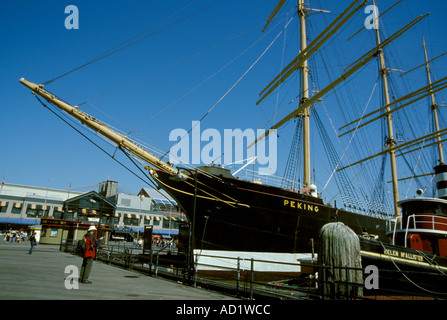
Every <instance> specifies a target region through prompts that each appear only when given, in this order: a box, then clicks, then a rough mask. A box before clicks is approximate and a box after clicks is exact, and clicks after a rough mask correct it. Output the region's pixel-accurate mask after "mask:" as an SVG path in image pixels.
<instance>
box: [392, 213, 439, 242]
mask: <svg viewBox="0 0 447 320" xmlns="http://www.w3.org/2000/svg"><path fill="white" fill-rule="evenodd" d="M405 220H406V223H405ZM390 227H391V230H392V233H393V243H395V238H396V234H397V232H398V231H402V230H404V231H405V239H407V237H408V233H409V232H417V231H422V230H423V231H427V230H428V231H437V232H444V233H446V234H447V217H444V216H440V215H433V214H412V215H408V216H399V217H397V218H394V219H392V223H391V225H390ZM405 246H407V244H406V242H405Z"/></svg>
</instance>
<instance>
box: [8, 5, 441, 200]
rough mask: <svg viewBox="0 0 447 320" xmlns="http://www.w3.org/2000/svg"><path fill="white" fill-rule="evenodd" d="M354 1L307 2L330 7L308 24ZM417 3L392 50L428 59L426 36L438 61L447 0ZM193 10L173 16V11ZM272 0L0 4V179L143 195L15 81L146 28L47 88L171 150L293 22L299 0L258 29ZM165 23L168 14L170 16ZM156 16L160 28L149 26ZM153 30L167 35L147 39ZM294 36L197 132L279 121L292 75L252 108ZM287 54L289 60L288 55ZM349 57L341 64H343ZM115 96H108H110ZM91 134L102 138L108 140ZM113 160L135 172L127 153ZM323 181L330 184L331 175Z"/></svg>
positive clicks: (413, 59) (395, 23) (404, 10)
mask: <svg viewBox="0 0 447 320" xmlns="http://www.w3.org/2000/svg"><path fill="white" fill-rule="evenodd" d="M350 2H351V1H345V0H340V1H335V2H334V1H323V0H320V1H312V2H311V3H312V5H313V6H314V8H319V9H327V10H330V11H331V13H327V14H316V15H314V16H315V19H316V20H315V22H313V25H312V26H313V28H314V29H315V31H317V30H322V28H323V27H324V26H325V23H328V22H330V21H332V20H333V19H334V18H335V17H336V16H337V15H338V14H339V13H340V12H341V11H342V10H343V9H344V8H345V7H346V6H347V5H348V4H349V3H350ZM393 3H394V1H388V0H382V1H380V0H379V1H378V6H379V10H382V8H384V9H383V10H385V9H386V8H388V7H389V6H390V5H391V4H393ZM210 4H213V5H212V6H210V7H209V8H207V9H206V10H204V11H202V12H198V13H197V14H194V15H193V16H191V17H189V18H188V19H185V20H184V21H181V22H178V23H176V24H175V25H172V26H171V27H169V26H170V25H171V24H173V23H174V22H176V21H178V20H179V19H182V18H184V17H187V16H188V15H192V14H193V13H196V12H197V11H198V10H201V9H203V8H204V7H206V6H208V5H210ZM420 4H421V2H420V1H416V0H407V1H404V3H402V4H400V5H399V6H398V7H397V8H396V9H394V10H393V11H391V12H390V13H388V14H387V15H385V17H384V20H386V23H387V29H386V32H387V33H388V35H389V34H391V33H392V32H394V31H396V30H397V29H398V28H400V27H402V26H403V25H404V24H405V23H407V22H409V21H410V20H411V19H413V18H415V17H416V16H417V15H419V14H421V13H426V12H431V14H430V16H429V17H428V18H427V19H426V20H424V21H423V22H422V23H421V24H420V26H419V27H418V28H417V29H416V30H415V31H413V32H412V33H410V34H409V35H408V36H407V35H406V36H405V37H403V39H402V40H399V43H398V44H396V46H395V48H396V49H398V51H400V52H399V54H398V55H397V56H395V59H396V61H398V62H399V63H400V64H401V65H402V66H403V67H404V68H406V70H409V69H411V68H412V66H413V67H414V66H416V65H418V64H420V63H422V62H423V60H422V59H423V57H422V56H421V52H422V51H421V36H422V35H423V34H424V35H425V37H426V41H427V44H428V46H429V54H430V55H431V57H435V56H437V55H439V54H441V53H443V52H446V51H447V41H446V39H447V22H446V19H445V16H446V13H447V4H446V3H445V2H444V1H433V0H427V1H424V2H423V7H417V6H418V5H420ZM68 5H76V6H77V7H78V9H79V29H78V30H67V29H66V28H65V26H64V22H65V19H66V18H67V16H68V14H66V13H65V12H64V10H65V7H66V6H68ZM187 5H189V6H188V7H186V8H185V9H184V10H182V11H180V12H179V13H178V14H177V15H175V16H172V17H170V18H168V17H169V16H170V15H171V14H173V13H174V12H176V11H177V10H180V9H182V8H184V7H185V6H187ZM275 5H276V1H274V0H256V1H255V0H244V1H236V0H222V1H219V2H216V3H215V4H214V2H213V1H205V0H198V1H190V0H184V1H183V0H175V1H174V0H172V1H136V0H130V1H127V2H123V1H110V0H109V1H75V0H73V1H60V0H58V1H50V0H48V1H43V2H35V1H24V2H17V1H10V2H7V3H5V4H3V6H2V11H1V13H0V26H1V31H0V32H1V35H2V40H3V41H2V43H3V45H2V50H0V61H1V62H2V68H1V70H2V71H1V72H0V79H1V83H2V86H1V89H0V90H1V93H2V94H1V96H2V103H1V110H2V119H3V121H2V130H1V132H2V139H1V146H2V156H1V158H0V159H1V160H0V178H3V177H4V178H5V182H9V183H16V184H25V185H34V186H49V187H51V188H62V189H66V188H68V187H69V185H71V187H72V188H78V187H82V186H90V185H95V184H97V183H98V182H101V181H104V180H106V179H110V180H115V181H118V183H119V185H120V186H121V187H122V188H123V189H122V190H124V191H126V192H138V190H139V189H140V188H141V187H144V186H145V185H144V184H143V183H142V182H141V181H140V180H139V179H137V178H136V177H134V176H133V175H132V174H130V173H129V172H128V171H127V170H125V169H124V168H122V167H121V166H120V165H119V164H117V163H116V162H115V161H113V160H112V159H111V158H110V157H109V156H107V155H105V154H104V153H103V152H101V151H100V150H98V148H96V147H95V146H93V145H92V144H91V143H90V142H88V141H87V140H86V139H84V138H83V137H82V136H80V135H79V134H78V133H77V132H75V131H74V130H73V129H72V128H70V127H69V126H68V125H66V124H65V123H63V122H62V121H61V120H60V119H58V118H57V117H55V116H54V115H53V114H52V113H50V112H49V111H48V110H46V109H45V108H43V107H42V106H41V104H40V103H39V102H38V101H37V100H36V99H35V98H34V97H33V96H32V95H31V93H30V92H29V90H28V89H27V88H25V87H23V86H22V85H21V84H20V83H19V79H20V78H21V77H24V78H26V79H27V80H30V81H32V82H36V83H43V82H46V81H48V80H50V79H53V78H55V77H57V76H59V75H61V74H63V73H65V72H67V71H70V70H72V69H73V68H76V67H78V66H80V65H82V64H84V63H86V62H88V61H90V60H92V59H94V58H95V57H97V56H99V55H101V54H103V53H104V52H107V51H108V50H110V49H112V48H115V47H116V46H117V45H120V44H122V43H123V42H125V41H127V40H128V39H131V38H132V37H133V36H135V35H138V34H140V35H139V36H137V38H134V39H140V38H141V37H142V36H147V38H145V39H143V40H141V41H139V42H138V43H135V44H134V45H132V46H129V47H128V48H126V49H123V50H121V51H119V52H117V53H115V54H113V55H110V56H108V57H105V58H104V59H102V60H100V61H98V62H95V63H93V64H91V65H88V66H86V67H84V68H82V69H80V70H77V71H75V72H73V73H71V74H69V75H67V76H65V77H63V78H60V79H58V80H56V81H55V82H53V83H51V84H49V85H47V86H45V88H46V89H47V90H49V91H50V92H53V93H55V94H56V95H58V96H59V97H61V98H63V99H64V100H66V101H67V102H69V103H71V104H74V105H76V104H81V103H83V102H85V101H88V102H89V103H86V104H82V105H81V109H82V110H84V111H86V112H87V113H90V114H92V115H93V116H95V117H97V118H98V119H100V120H102V121H104V122H106V123H108V124H110V125H112V126H114V127H116V128H119V129H120V130H122V131H124V132H130V131H132V132H133V131H134V130H136V131H135V132H134V137H136V138H138V139H141V140H143V141H144V142H145V143H148V144H150V145H151V146H155V147H157V148H159V149H161V150H163V151H167V150H168V149H169V148H170V147H171V146H172V144H173V143H172V142H170V141H169V133H170V132H171V131H172V130H174V129H176V128H183V129H186V130H189V129H190V128H191V123H192V121H193V120H199V119H200V118H201V117H202V116H204V114H205V113H206V112H207V111H208V110H209V109H210V108H212V107H213V106H214V105H215V104H216V102H217V101H219V99H220V98H221V97H222V96H224V95H225V93H226V92H227V91H228V90H229V89H230V88H231V87H232V86H233V85H234V84H235V83H236V81H237V80H238V79H239V78H240V77H241V76H242V75H243V74H244V72H245V71H246V70H247V69H248V68H249V67H250V66H251V65H252V64H253V63H254V62H255V61H256V59H257V58H259V56H260V55H261V54H262V53H263V51H264V50H265V49H266V48H267V46H268V45H269V44H270V43H271V42H272V40H273V39H274V38H275V37H276V36H277V35H278V33H279V32H280V30H281V27H282V26H284V24H285V19H290V18H291V17H292V15H291V12H292V11H291V10H293V6H294V5H295V2H293V1H289V2H288V3H287V5H286V7H285V9H284V10H283V11H282V12H283V14H282V16H281V17H280V19H279V20H278V23H279V24H280V26H278V27H275V26H274V24H273V25H272V27H271V28H269V30H268V31H270V32H269V33H264V34H263V33H261V29H262V27H263V26H264V22H265V20H266V18H267V17H268V15H269V14H270V12H271V10H272V9H273V8H274V6H275ZM165 18H168V19H167V20H165V21H163V20H164V19H165ZM365 18H366V14H364V13H362V12H360V13H359V14H358V15H357V17H356V18H355V19H353V20H352V22H351V23H350V24H349V25H348V27H349V28H350V29H349V30H351V31H348V30H346V33H345V34H346V35H349V34H352V33H353V32H355V31H357V30H359V29H361V28H362V24H363V21H364V19H365ZM281 19H282V20H281ZM160 21H162V22H161V24H159V25H157V26H155V27H153V28H152V29H150V31H147V32H145V33H142V32H143V31H145V30H148V29H149V28H150V27H151V26H154V25H155V24H157V23H158V22H160ZM294 22H296V18H295V21H294ZM165 27H166V29H164V30H161V29H162V28H165ZM157 30H161V31H160V32H158V33H156V34H153V35H151V36H149V34H151V32H154V31H157ZM368 32H369V31H362V33H361V34H360V35H359V36H357V37H356V39H355V40H353V41H350V42H347V41H346V40H345V39H346V36H345V37H343V38H340V39H342V41H344V42H342V46H343V50H344V52H345V55H344V56H342V58H343V61H345V60H344V59H345V58H346V59H347V60H348V59H349V58H350V55H352V58H354V57H359V56H360V55H361V54H363V53H364V52H366V51H367V50H369V49H370V48H372V46H373V45H374V41H373V40H374V37H373V35H372V33H369V34H368ZM297 33H298V29H297V27H295V28H292V27H291V28H290V29H288V30H287V34H286V36H287V37H288V38H290V39H292V41H291V43H290V44H287V45H286V46H283V40H284V37H283V36H280V37H278V40H277V41H276V42H275V44H274V45H273V46H272V48H271V49H270V50H269V51H268V52H267V53H266V54H265V55H264V56H263V57H262V59H261V60H260V62H259V63H258V64H256V65H255V66H254V68H253V69H252V70H251V71H250V72H249V73H248V74H247V75H246V76H245V77H244V78H243V79H242V80H241V81H240V83H239V84H238V85H237V86H236V87H235V88H234V89H233V90H231V92H230V93H229V94H228V95H227V96H226V97H225V99H223V100H222V102H221V103H220V104H218V105H217V106H216V108H215V109H214V110H213V112H211V113H210V114H209V115H208V116H206V118H205V119H204V121H203V122H202V124H201V127H202V129H205V128H216V129H217V130H219V131H220V132H222V130H223V129H232V128H241V129H245V128H253V129H256V128H258V127H261V128H266V129H267V128H268V125H271V124H272V119H271V117H272V114H273V113H274V112H275V111H274V110H275V108H282V107H283V106H285V105H286V104H288V103H289V101H290V97H291V96H294V95H296V93H295V94H292V93H290V92H291V90H294V89H293V87H294V86H295V87H296V86H298V82H297V79H296V78H295V80H291V81H289V83H288V85H289V87H286V86H285V87H284V89H281V90H282V91H283V92H284V93H287V94H288V98H287V94H286V95H285V96H286V97H284V98H280V99H279V100H278V101H279V105H278V106H276V101H277V100H276V95H273V97H272V98H270V99H268V100H267V101H266V102H265V103H263V104H261V105H260V106H256V104H255V103H256V101H257V99H258V94H259V92H260V91H261V90H262V89H263V88H264V87H265V85H267V84H268V82H269V81H270V80H272V79H273V77H274V76H275V75H276V74H277V73H278V72H279V71H280V69H281V65H284V63H288V62H289V61H290V60H291V59H292V58H293V57H294V56H295V55H296V52H297V41H296V40H295V41H293V39H296V37H297ZM283 49H284V50H283ZM245 50H247V51H245ZM283 52H285V55H284V57H283V58H282V54H283ZM236 57H237V59H236ZM282 59H283V60H282ZM233 60H234V61H233ZM334 61H335V62H333V61H328V63H329V67H330V68H332V67H333V68H334V69H333V72H334V74H336V73H337V70H338V69H336V68H335V65H334V64H333V63H336V60H334ZM446 61H447V60H446V59H443V60H442V59H441V60H440V61H439V62H437V64H436V67H437V72H438V74H439V78H440V77H442V76H444V75H445V74H446V72H445V71H446V69H447V68H446V64H447V62H446ZM230 62H231V63H230ZM343 63H344V62H343ZM343 63H341V64H340V65H337V67H340V66H343ZM344 66H346V65H344ZM370 67H371V70H374V69H377V64H376V63H375V62H372V63H371V65H370ZM392 67H394V66H393V65H392V66H391V68H392ZM220 69H222V70H221V71H219V70H220ZM322 69H323V68H322V67H321V65H319V66H318V67H317V71H318V72H320V71H322ZM218 71H219V72H218ZM331 72H332V70H331ZM211 76H213V77H211ZM210 77H211V78H210ZM325 77H326V75H325V73H324V72H323V74H322V76H321V77H320V78H319V80H320V82H321V83H320V84H321V86H324V85H325V84H326V83H327V79H326V78H325ZM207 79H208V80H207ZM357 79H359V78H357ZM136 80H138V81H136ZM205 80H206V81H205ZM129 83H132V84H131V85H128V84H129ZM360 83H361V81H360ZM365 83H366V82H365ZM409 84H410V86H411V85H415V87H414V88H418V87H420V86H422V85H425V82H424V80H423V78H416V81H415V82H413V80H412V81H410V82H409ZM199 85H200V86H199ZM118 88H120V89H118ZM362 90H364V92H362ZM110 91H113V92H111V93H108V92H110ZM357 91H358V92H357V93H359V94H361V96H362V98H361V101H362V103H364V102H365V101H366V100H367V98H368V96H369V93H370V91H371V85H370V84H368V85H367V84H365V85H364V86H362V85H360V86H359V87H357ZM105 93H108V94H106V95H104V94H105ZM329 102H330V100H329V99H328V101H327V103H329ZM325 103H326V101H325ZM439 103H442V102H441V101H440V102H439ZM290 108H293V106H292V107H289V109H286V110H285V111H284V113H281V114H279V115H278V117H281V116H283V115H285V114H286V112H288V111H290V110H291V109H290ZM162 110H164V111H163V112H161V113H160V111H162ZM334 117H336V115H334ZM291 128H292V126H289V127H288V128H285V129H284V130H292V131H293V128H292V129H291ZM280 136H281V137H280V138H279V140H278V141H279V144H280V145H281V146H280V147H281V151H280V153H279V154H278V160H279V169H278V172H277V173H278V174H279V175H281V174H282V172H283V170H284V169H283V165H284V163H285V161H286V160H287V159H286V158H287V154H288V151H286V147H288V146H287V145H288V143H289V141H290V140H291V138H284V137H285V135H284V136H283V134H282V132H281V134H280ZM91 137H92V136H91ZM92 138H93V139H95V138H94V137H92ZM95 141H97V142H98V143H101V140H95ZM102 146H104V147H105V148H106V150H107V151H108V152H110V153H112V154H113V152H114V149H113V147H111V146H110V145H107V144H102ZM118 157H119V159H120V160H123V161H124V162H125V163H126V165H128V166H129V167H132V165H131V163H129V162H126V160H125V158H124V157H123V156H122V155H118ZM319 159H320V156H319V154H318V155H317V156H314V160H313V161H314V162H313V166H314V167H317V166H318V163H317V161H319ZM132 169H134V168H132ZM134 170H135V169H134ZM325 175H327V173H325ZM321 182H322V183H323V184H324V182H325V179H321Z"/></svg>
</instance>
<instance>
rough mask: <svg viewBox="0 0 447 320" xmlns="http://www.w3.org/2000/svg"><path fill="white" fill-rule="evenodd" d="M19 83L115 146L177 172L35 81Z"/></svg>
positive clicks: (21, 81)
mask: <svg viewBox="0 0 447 320" xmlns="http://www.w3.org/2000/svg"><path fill="white" fill-rule="evenodd" d="M20 83H22V84H23V85H25V86H26V87H28V88H30V89H31V90H32V92H33V94H38V95H39V96H41V97H42V98H44V99H45V100H47V101H48V102H50V103H51V104H53V105H55V106H56V107H58V108H59V109H61V110H63V111H65V112H66V113H67V114H68V115H70V116H72V117H74V118H76V119H78V120H79V121H80V122H81V123H82V124H84V125H86V126H87V127H89V128H91V129H93V130H94V131H96V132H98V133H99V134H101V135H102V136H104V137H106V138H107V139H109V140H111V141H112V142H114V143H116V144H117V146H119V147H122V148H124V149H126V150H128V151H129V152H131V153H133V154H134V155H136V156H137V157H139V158H141V159H143V160H144V161H146V162H147V163H149V164H151V165H152V166H154V167H156V168H158V169H160V170H163V171H166V172H168V173H171V174H177V173H178V170H177V169H175V168H174V167H172V166H171V165H170V164H168V163H166V162H164V161H161V160H160V159H159V158H158V157H156V156H155V155H153V154H152V153H150V152H149V151H147V150H146V149H144V148H142V147H140V146H138V145H137V144H136V143H134V142H133V141H131V140H130V139H129V138H127V137H126V136H124V135H122V134H119V133H117V132H115V131H114V130H112V129H110V128H109V127H108V126H107V125H105V124H104V123H102V122H100V121H98V120H97V119H95V118H93V117H92V116H90V115H89V114H87V113H85V112H83V111H81V110H79V108H78V107H77V106H72V105H70V104H68V103H66V102H64V101H62V100H60V99H58V98H56V97H55V96H54V95H52V94H51V93H49V92H47V91H45V90H44V89H43V85H38V84H35V83H32V82H30V81H27V80H25V79H23V78H22V79H20ZM149 168H150V167H149V166H146V167H145V169H149Z"/></svg>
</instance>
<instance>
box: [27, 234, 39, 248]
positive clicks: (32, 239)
mask: <svg viewBox="0 0 447 320" xmlns="http://www.w3.org/2000/svg"><path fill="white" fill-rule="evenodd" d="M29 242H30V243H31V248H30V249H29V252H28V253H29V254H32V253H33V248H34V246H35V245H36V244H37V241H36V231H34V232H33V233H32V234H31V237H29Z"/></svg>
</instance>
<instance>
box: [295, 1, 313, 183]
mask: <svg viewBox="0 0 447 320" xmlns="http://www.w3.org/2000/svg"><path fill="white" fill-rule="evenodd" d="M298 15H299V18H300V49H301V52H303V51H304V50H305V49H306V47H307V36H306V8H305V7H304V0H298ZM301 70H302V84H303V85H302V94H303V97H302V99H301V101H300V104H303V103H305V102H306V101H307V100H309V67H308V65H307V59H305V61H304V63H303V66H302V69H301ZM301 117H302V119H303V163H304V168H303V176H304V177H303V186H304V188H308V187H309V186H310V183H311V181H310V179H311V168H310V123H309V122H310V121H309V120H310V107H307V108H305V109H304V110H303V113H302V115H301Z"/></svg>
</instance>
